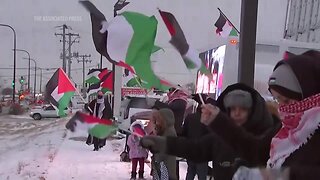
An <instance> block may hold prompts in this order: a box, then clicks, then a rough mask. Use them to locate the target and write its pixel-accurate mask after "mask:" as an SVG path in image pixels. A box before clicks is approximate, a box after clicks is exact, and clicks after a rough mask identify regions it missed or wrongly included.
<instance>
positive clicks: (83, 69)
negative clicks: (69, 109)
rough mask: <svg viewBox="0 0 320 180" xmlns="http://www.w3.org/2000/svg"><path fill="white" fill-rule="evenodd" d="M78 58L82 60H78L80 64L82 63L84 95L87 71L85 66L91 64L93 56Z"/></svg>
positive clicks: (80, 56) (79, 56)
mask: <svg viewBox="0 0 320 180" xmlns="http://www.w3.org/2000/svg"><path fill="white" fill-rule="evenodd" d="M77 57H78V58H80V60H79V59H77V61H78V63H81V62H82V86H83V87H82V88H83V94H85V70H86V65H85V64H86V63H91V60H90V57H91V54H83V55H77ZM87 58H88V59H87ZM81 59H82V60H81Z"/></svg>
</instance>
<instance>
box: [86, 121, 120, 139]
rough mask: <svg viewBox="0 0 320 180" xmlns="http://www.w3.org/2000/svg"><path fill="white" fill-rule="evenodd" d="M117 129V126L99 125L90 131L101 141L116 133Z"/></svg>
mask: <svg viewBox="0 0 320 180" xmlns="http://www.w3.org/2000/svg"><path fill="white" fill-rule="evenodd" d="M117 129H118V128H117V127H115V126H107V125H101V124H97V125H95V126H94V127H92V128H91V129H89V134H90V135H92V136H94V137H97V138H99V139H104V138H107V137H108V136H110V135H111V134H112V133H114V132H115V131H116V130H117Z"/></svg>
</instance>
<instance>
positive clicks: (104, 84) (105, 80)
mask: <svg viewBox="0 0 320 180" xmlns="http://www.w3.org/2000/svg"><path fill="white" fill-rule="evenodd" d="M113 76H114V73H113V71H109V72H107V74H104V75H103V77H101V79H100V80H99V82H97V83H94V84H91V85H90V86H89V88H88V90H87V93H88V94H89V95H91V94H94V93H97V92H98V91H99V90H101V91H102V92H103V93H106V92H108V91H110V92H112V90H113Z"/></svg>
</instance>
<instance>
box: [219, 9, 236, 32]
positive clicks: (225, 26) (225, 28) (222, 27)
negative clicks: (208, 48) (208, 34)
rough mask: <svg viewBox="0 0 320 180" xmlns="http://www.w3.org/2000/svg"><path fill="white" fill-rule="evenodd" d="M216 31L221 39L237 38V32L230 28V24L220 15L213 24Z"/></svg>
mask: <svg viewBox="0 0 320 180" xmlns="http://www.w3.org/2000/svg"><path fill="white" fill-rule="evenodd" d="M214 25H215V26H216V27H217V29H216V33H217V34H218V35H219V36H222V37H229V36H238V32H237V30H236V29H235V28H234V27H233V26H232V24H231V23H230V22H229V21H228V20H227V18H226V17H225V16H224V15H223V14H222V13H221V11H220V16H219V19H218V20H217V22H216V23H215V24H214Z"/></svg>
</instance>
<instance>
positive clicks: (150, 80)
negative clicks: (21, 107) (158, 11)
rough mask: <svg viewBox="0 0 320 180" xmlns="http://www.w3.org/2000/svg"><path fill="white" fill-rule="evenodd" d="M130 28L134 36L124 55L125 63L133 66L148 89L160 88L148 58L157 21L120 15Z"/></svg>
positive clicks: (133, 15) (141, 16) (130, 13)
mask: <svg viewBox="0 0 320 180" xmlns="http://www.w3.org/2000/svg"><path fill="white" fill-rule="evenodd" d="M122 15H123V16H124V17H125V19H126V20H127V21H128V23H129V24H130V25H131V26H132V28H133V31H134V34H133V37H132V39H131V41H130V44H129V48H128V51H127V55H126V63H127V64H129V65H131V66H133V67H134V69H135V72H136V74H137V75H138V76H139V77H141V78H142V79H143V80H144V81H146V82H147V84H145V85H146V87H147V88H148V89H150V88H152V87H156V88H161V87H162V86H161V83H160V79H159V78H158V77H157V76H156V75H155V74H154V72H153V70H152V68H151V62H150V56H151V53H152V50H153V47H154V41H155V37H156V33H157V24H158V22H157V20H156V18H155V17H154V16H152V17H147V16H145V15H142V14H139V13H134V12H124V13H123V14H122Z"/></svg>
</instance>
